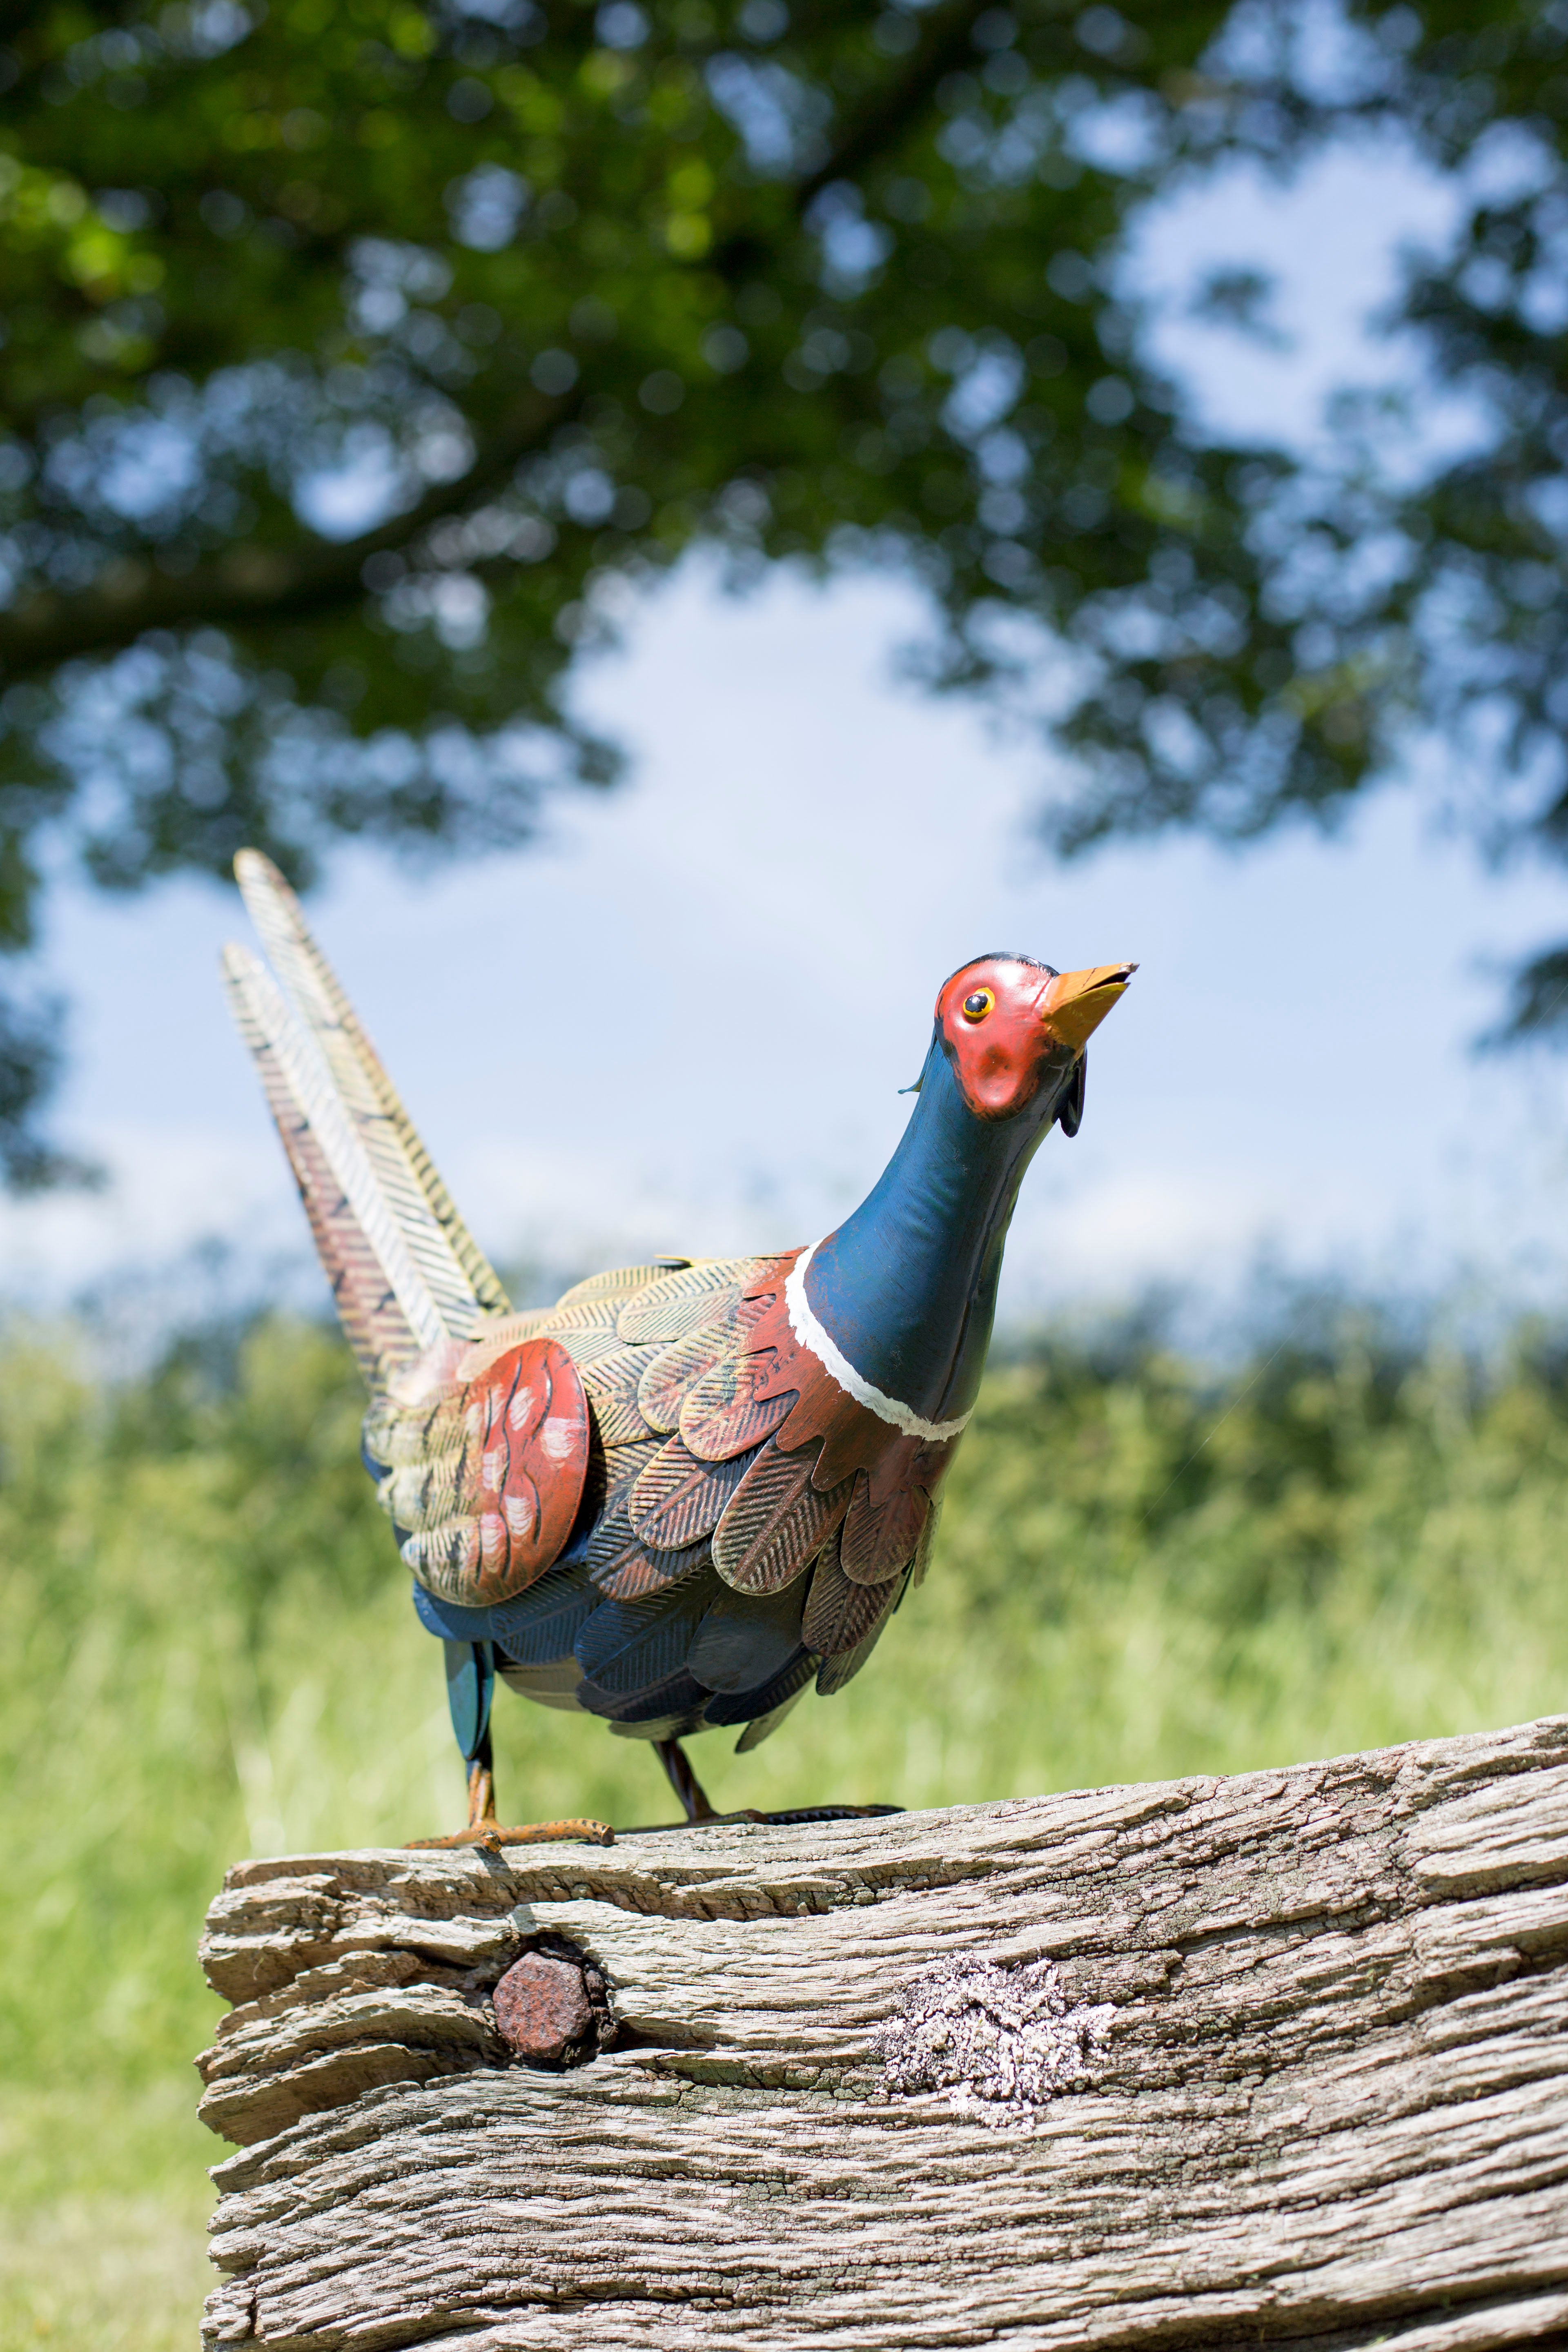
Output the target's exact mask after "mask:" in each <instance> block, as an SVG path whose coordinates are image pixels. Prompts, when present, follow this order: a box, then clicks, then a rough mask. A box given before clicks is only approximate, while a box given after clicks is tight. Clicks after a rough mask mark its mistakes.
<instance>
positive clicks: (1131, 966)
mask: <svg viewBox="0 0 1568 2352" xmlns="http://www.w3.org/2000/svg"><path fill="white" fill-rule="evenodd" d="M1137 969H1138V967H1137V965H1136V964H1135V963H1097V964H1095V965H1094V966H1093V967H1092V969H1091V970H1089V971H1062V972H1058V974H1057V977H1056V978H1055V980H1052V981H1048V982H1047V984H1046V988H1045V992H1044V993H1043V994H1042V996H1041V998H1040V1018H1041V1020H1042V1021H1043V1022H1044V1023H1045V1024H1046V1026H1047V1029H1048V1030H1049V1031H1050V1033H1051V1034H1052V1036H1053V1037H1055V1038H1056V1039H1057V1040H1058V1043H1059V1044H1061V1045H1069V1046H1070V1047H1071V1048H1072V1050H1073V1052H1074V1053H1075V1054H1079V1053H1081V1052H1082V1051H1083V1048H1084V1047H1085V1045H1088V1043H1089V1039H1090V1038H1091V1037H1092V1036H1093V1034H1094V1033H1095V1031H1096V1030H1097V1029H1098V1028H1099V1026H1100V1023H1101V1022H1102V1021H1103V1020H1104V1018H1105V1016H1106V1014H1107V1013H1109V1012H1110V1008H1111V1006H1112V1005H1113V1004H1114V1003H1116V1000H1117V998H1118V997H1120V996H1125V995H1126V993H1127V983H1128V982H1129V981H1130V980H1131V977H1132V975H1133V973H1134V972H1135V971H1137Z"/></svg>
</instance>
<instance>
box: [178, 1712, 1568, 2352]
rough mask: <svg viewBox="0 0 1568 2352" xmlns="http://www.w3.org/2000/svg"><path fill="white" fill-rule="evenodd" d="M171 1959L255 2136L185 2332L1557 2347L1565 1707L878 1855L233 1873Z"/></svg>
mask: <svg viewBox="0 0 1568 2352" xmlns="http://www.w3.org/2000/svg"><path fill="white" fill-rule="evenodd" d="M555 1939H566V1944H567V1945H569V1946H570V1947H574V1948H576V1950H577V1951H579V1952H580V1953H582V1954H584V1955H585V1956H586V1957H587V1958H588V1959H589V1960H590V1961H591V1962H592V1963H593V1964H594V1965H595V1969H596V1970H597V1972H598V1974H599V1975H600V1976H602V1979H603V1980H604V1985H605V1992H604V1994H603V1995H599V1994H597V1993H596V1991H595V1999H596V2000H597V2002H598V2013H599V2015H600V2018H601V2020H602V2018H603V2011H604V2008H605V2001H606V2000H607V2004H608V2012H609V2021H608V2023H605V2025H604V2030H605V2031H606V2032H607V2031H609V2030H610V2026H611V2025H613V2028H614V2032H615V2033H616V2041H615V2042H614V2043H613V2044H612V2046H611V2047H609V2048H608V2049H605V2050H604V2051H603V2052H602V2053H601V2054H597V2055H590V2056H589V2057H588V2059H587V2061H586V2063H578V2064H574V2065H571V2066H568V2067H566V2068H565V2069H564V2070H563V2071H558V2072H547V2071H542V2070H541V2069H540V2068H538V2067H537V2066H534V2065H530V2064H524V2063H519V2062H518V2061H517V2060H516V2059H515V2058H514V2056H513V2053H512V2050H511V2049H510V2047H509V2046H508V2043H507V2042H506V2041H505V2040H504V2039H503V2038H502V2034H501V2032H500V2030H499V2028H498V2022H497V2008H496V2002H495V2000H494V1988H495V1986H496V1983H497V1981H498V1979H500V1976H501V1974H502V1972H503V1970H505V1969H508V1968H509V1967H510V1966H511V1965H512V1964H514V1963H515V1962H516V1961H517V1959H518V1958H519V1956H520V1954H522V1953H524V1952H528V1951H537V1950H539V1949H541V1948H543V1949H544V1950H546V1951H547V1952H548V1951H552V1950H553V1951H556V1952H560V1951H561V1949H562V1948H563V1946H562V1945H561V1943H560V1942H558V1941H556V1940H555ZM204 1958H205V1965H206V1969H207V1972H208V1975H209V1977H210V1979H211V1980H212V1982H213V1984H214V1985H215V1986H216V1989H217V1990H219V1991H220V1992H222V1993H224V1994H226V1996H227V1997H228V1998H229V1999H230V2000H232V2001H234V2002H236V2003H237V2007H236V2008H235V2010H234V2011H233V2012H232V2014H231V2015H230V2016H229V2017H228V2018H227V2019H226V2021H225V2025H224V2029H223V2031H222V2032H221V2033H220V2036H219V2039H218V2042H217V2044H216V2049H215V2050H214V2051H212V2052H210V2053H207V2055H206V2057H205V2059H204V2060H203V2062H202V2069H203V2073H204V2074H205V2078H206V2082H207V2089H206V2093H205V2098H204V2101H203V2112H204V2113H205V2116H206V2118H207V2120H208V2121H209V2122H210V2123H211V2124H212V2126H214V2128H215V2129H216V2131H218V2132H220V2133H223V2134H224V2135H226V2137H229V2138H231V2139H233V2140H236V2141H237V2142H240V2143H242V2144H243V2145H242V2147H241V2152H240V2153H239V2154H238V2155H236V2156H233V2157H231V2158H229V2159H228V2160H227V2161H226V2163H224V2164H221V2165H220V2166H219V2167H218V2168H217V2171H216V2179H217V2181H218V2185H219V2188H220V2189H221V2191H222V2197H221V2202H220V2205H219V2209H218V2212H217V2215H216V2223H215V2228H216V2237H215V2243H214V2251H215V2254H216V2260H217V2262H218V2263H219V2265H220V2266H221V2268H222V2270H223V2271H224V2273H226V2276H225V2280H224V2284H222V2285H221V2286H220V2287H219V2288H218V2289H217V2291H216V2293H215V2294H214V2295H213V2296H212V2297H211V2298H210V2300H209V2304H208V2321H207V2335H206V2340H207V2342H208V2343H209V2344H214V2345H237V2344H246V2345H253V2346H258V2347H272V2352H284V2347H287V2352H305V2347H310V2352H339V2347H342V2352H393V2347H396V2348H397V2352H402V2347H424V2348H425V2352H437V2347H438V2352H458V2347H461V2352H501V2348H502V2347H508V2352H511V2348H512V2347H516V2352H523V2347H529V2352H535V2347H537V2352H589V2347H593V2352H619V2347H626V2352H632V2347H636V2352H666V2347H682V2352H686V2348H687V2347H689V2348H690V2352H706V2347H720V2346H723V2347H733V2346H735V2345H737V2344H744V2345H746V2346H748V2347H765V2352H805V2347H813V2352H817V2347H828V2346H833V2347H842V2352H911V2348H912V2347H939V2346H950V2345H952V2346H960V2345H977V2344H992V2343H1003V2344H1005V2345H1008V2346H1010V2347H1017V2352H1034V2348H1035V2347H1039V2352H1045V2347H1063V2352H1066V2347H1124V2346H1125V2347H1154V2346H1161V2347H1164V2346H1178V2345H1181V2346H1186V2345H1193V2346H1205V2347H1206V2346H1215V2347H1219V2346H1226V2345H1232V2344H1235V2345H1255V2344H1268V2345H1270V2346H1273V2347H1279V2352H1285V2347H1303V2352H1304V2347H1307V2346H1310V2347H1314V2352H1350V2347H1363V2346H1369V2347H1370V2346H1372V2345H1373V2344H1388V2345H1393V2346H1397V2347H1399V2348H1400V2352H1483V2347H1490V2346H1500V2345H1512V2344H1523V2343H1531V2344H1548V2345H1562V2346H1568V1717H1554V1718H1552V1719H1551V1720H1549V1721H1545V1722H1541V1723H1535V1724H1526V1725H1523V1726H1521V1727H1518V1728H1517V1729H1513V1730H1509V1731H1503V1732H1499V1733H1495V1734H1488V1735H1483V1736H1478V1737H1474V1738H1463V1739H1447V1740H1433V1741H1428V1742H1424V1743H1421V1744H1419V1745H1415V1746H1411V1747H1406V1748H1391V1749H1387V1750H1385V1751H1383V1752H1381V1753H1376V1754H1371V1755H1364V1756H1352V1757H1346V1758H1341V1759H1337V1760H1335V1761H1334V1762H1331V1763H1327V1764H1311V1765H1303V1766H1300V1767H1297V1768H1294V1769H1290V1770H1288V1771H1278V1772H1258V1773H1248V1774H1246V1775H1243V1776H1241V1777H1238V1778H1236V1779H1231V1780H1180V1781H1172V1782H1168V1783H1164V1784H1161V1785H1154V1786H1148V1787H1140V1788H1118V1789H1108V1790H1098V1791H1092V1792H1089V1793H1084V1794H1076V1795H1070V1796H1058V1797H1046V1798H1039V1799H1035V1800H1028V1801H1020V1802H1014V1803H1009V1804H999V1805H981V1806H973V1807H963V1808H958V1809H955V1810H952V1811H945V1812H936V1813H913V1814H906V1815H902V1816H900V1817H897V1818H893V1819H887V1820H881V1821H875V1822H846V1823H835V1824H831V1825H827V1826H819V1827H816V1828H791V1829H772V1828H766V1829H764V1828H753V1827H746V1826H741V1827H736V1826H731V1827H721V1828H711V1829H705V1830H699V1831H693V1832H684V1833H681V1834H679V1835H671V1836H655V1835H644V1836H637V1837H627V1838H626V1839H625V1840H624V1841H623V1842H622V1843H619V1844H617V1845H616V1846H614V1847H611V1848H605V1849H596V1848H590V1847H587V1846H543V1847H531V1848H527V1849H519V1850H514V1851H512V1852H510V1853H506V1854H505V1855H503V1856H500V1857H491V1856H489V1855H485V1854H480V1853H460V1854H454V1853H381V1852H376V1853H342V1854H325V1855H317V1856H311V1857H310V1858H307V1859H290V1860H278V1861H269V1862H252V1863H246V1864H241V1865H240V1866H239V1867H238V1868H237V1869H236V1870H234V1871H233V1872H231V1874H230V1875H229V1878H228V1881H227V1884H226V1887H225V1891H224V1893H223V1894H222V1895H220V1896H219V1897H218V1899H217V1901H216V1903H215V1904H214V1906H213V1909H212V1913H211V1916H210V1919H209V1923H208V1932H207V1936H206V1938H205V1944H204ZM1041 1962H1049V1963H1050V1964H1051V1965H1049V1966H1044V1967H1043V1966H1041V1965H1040V1963H1041ZM978 1963H991V1964H993V1965H992V1966H991V1967H989V1968H987V1967H984V1966H981V1965H977V1964H978ZM953 1964H961V1965H953ZM558 1966H559V1967H560V1968H562V1969H564V1970H565V1974H564V1975H563V1977H562V1979H561V1981H562V1983H563V1985H565V1987H566V1993H567V1995H568V1996H570V1998H568V1999H567V2007H568V2008H570V2007H571V1999H573V1998H576V1995H575V1993H574V1986H576V1985H579V1984H580V1982H581V1977H580V1974H578V1975H574V1974H573V1971H572V1969H571V1967H570V1964H569V1963H566V1962H558ZM549 1978H550V1969H549V1968H548V1966H546V1965H544V1964H542V1963H541V1962H537V1961H531V1962H530V1963H529V1966H528V1967H527V1968H525V1969H523V1970H522V1971H521V1974H520V1976H519V1977H518V1978H517V1979H513V1980H512V1981H513V1995H514V1996H515V1994H516V1987H517V1986H518V1985H521V1986H522V1988H523V1991H522V1994H521V1996H517V1997H512V1998H511V1999H510V2007H509V2006H508V1999H507V1998H503V2000H502V2002H501V2012H502V2021H503V2022H505V2021H508V2020H513V2021H515V2017H516V2015H517V2014H518V2013H519V2008H518V2000H519V1998H521V2000H522V2004H523V2010H524V2011H527V2008H528V2003H529V2001H531V2000H534V1999H535V1994H536V1992H537V1988H538V1986H539V1985H540V1984H545V1983H546V1980H547V1979H549ZM911 1988H912V1990H911ZM591 1990H592V1988H591ZM545 2005H546V2007H547V2008H548V2006H549V2003H548V2001H546V2004H545ZM591 2005H592V2004H590V2006H591ZM529 2013H530V2014H531V2013H532V2012H529ZM586 2016H587V2011H586V2010H582V2011H581V2013H580V2015H579V2016H578V2031H577V2038H576V2041H575V2042H574V2045H573V2047H574V2053H581V2052H582V2051H584V2050H586V2051H588V2052H589V2053H592V2052H593V2051H595V2050H596V2049H597V2046H598V2041H599V2039H600V2038H602V2037H601V2034H600V2032H599V2031H598V2030H597V2028H592V2029H591V2028H589V2027H587V2026H585V2025H584V2019H585V2018H586ZM510 2030H512V2028H511V2026H510V2024H509V2031H510ZM563 2036H565V2029H564V2028H563ZM515 2038H516V2037H515V2034H514V2039H515ZM566 2038H569V2037H566Z"/></svg>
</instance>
